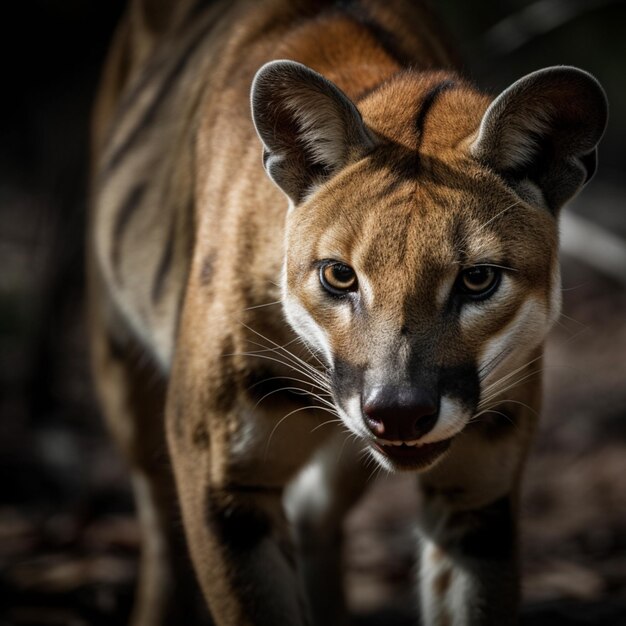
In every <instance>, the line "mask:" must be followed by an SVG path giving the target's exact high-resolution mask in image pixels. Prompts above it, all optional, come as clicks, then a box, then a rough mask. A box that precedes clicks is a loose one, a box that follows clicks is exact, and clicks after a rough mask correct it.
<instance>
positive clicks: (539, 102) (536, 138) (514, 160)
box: [470, 66, 608, 211]
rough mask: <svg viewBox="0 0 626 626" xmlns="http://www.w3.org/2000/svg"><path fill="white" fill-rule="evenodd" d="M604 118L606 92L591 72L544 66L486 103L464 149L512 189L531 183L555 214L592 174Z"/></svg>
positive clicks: (573, 68)
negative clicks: (468, 147) (512, 187)
mask: <svg viewBox="0 0 626 626" xmlns="http://www.w3.org/2000/svg"><path fill="white" fill-rule="evenodd" d="M607 117H608V103H607V99H606V94H605V93H604V89H602V87H601V85H600V83H598V81H597V80H596V79H595V78H594V77H593V76H591V74H588V73H587V72H584V71H583V70H580V69H578V68H575V67H566V66H559V67H549V68H546V69H543V70H539V71H537V72H533V73H532V74H528V75H527V76H525V77H524V78H521V79H520V80H518V81H517V82H515V83H514V84H513V85H511V86H510V87H509V88H508V89H506V90H505V91H503V92H502V93H501V94H500V95H499V96H498V97H497V98H496V99H495V100H494V101H493V102H492V103H491V105H490V106H489V108H488V109H487V111H486V112H485V115H484V116H483V119H482V122H481V124H480V128H479V130H478V136H477V137H476V139H475V140H474V141H473V143H472V145H471V148H470V150H471V152H472V154H473V155H474V156H475V157H476V158H478V159H479V160H480V161H482V162H484V163H486V164H487V165H488V166H490V167H491V168H493V169H495V170H496V171H498V172H499V173H500V174H501V175H502V176H504V178H506V179H507V180H508V181H509V182H510V183H511V184H513V185H514V186H515V185H519V187H520V189H521V188H522V187H523V186H524V183H526V182H527V181H531V182H532V183H534V184H535V185H537V186H538V187H539V189H540V190H541V192H542V194H543V198H544V199H545V202H546V203H547V205H548V207H549V208H550V209H551V210H553V211H557V210H558V209H559V208H560V207H561V206H562V205H563V203H564V202H566V201H567V200H569V199H570V198H571V197H572V196H574V195H575V194H576V193H577V192H578V191H579V190H580V189H581V188H582V186H583V185H584V184H585V183H586V182H587V181H588V180H589V179H590V178H591V176H593V173H594V172H595V169H596V158H597V145H598V142H599V141H600V139H601V138H602V135H603V134H604V129H605V127H606V122H607ZM526 187H527V185H526Z"/></svg>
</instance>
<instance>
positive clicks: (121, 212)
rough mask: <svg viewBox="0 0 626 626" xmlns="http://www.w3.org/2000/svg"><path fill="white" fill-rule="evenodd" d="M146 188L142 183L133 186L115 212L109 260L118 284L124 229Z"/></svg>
mask: <svg viewBox="0 0 626 626" xmlns="http://www.w3.org/2000/svg"><path fill="white" fill-rule="evenodd" d="M146 188H147V184H146V183H145V182H143V181H142V182H140V183H137V184H136V185H134V186H133V187H132V188H131V190H130V191H129V192H128V195H127V196H126V198H125V199H124V202H123V203H122V204H121V206H120V207H119V209H118V210H117V214H116V217H115V224H114V226H113V249H112V251H111V259H112V262H113V268H114V272H115V277H116V278H117V280H118V281H119V282H120V283H122V274H121V271H120V255H121V250H122V238H123V237H124V232H125V230H126V227H127V226H128V223H129V222H130V219H131V217H132V216H133V214H134V212H135V210H136V209H137V207H138V206H139V204H140V203H141V199H142V198H143V196H144V194H145V192H146Z"/></svg>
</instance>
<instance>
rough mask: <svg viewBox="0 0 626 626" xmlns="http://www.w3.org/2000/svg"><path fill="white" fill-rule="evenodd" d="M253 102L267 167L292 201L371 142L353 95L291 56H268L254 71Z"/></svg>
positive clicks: (253, 117)
mask: <svg viewBox="0 0 626 626" xmlns="http://www.w3.org/2000/svg"><path fill="white" fill-rule="evenodd" d="M251 106H252V119H253V121H254V126H255V128H256V131H257V133H258V135H259V137H260V139H261V141H262V142H263V147H264V153H263V164H264V166H265V169H266V171H267V173H268V175H269V176H270V178H271V179H272V180H273V181H274V182H275V183H276V184H277V185H278V186H279V187H280V188H281V189H282V190H283V191H284V192H285V194H286V195H287V196H288V197H289V198H290V200H291V201H292V202H293V204H299V203H301V202H302V201H303V200H304V199H306V197H307V196H308V195H310V194H311V193H312V192H313V191H314V190H315V188H316V187H318V186H319V185H321V184H322V183H324V182H325V181H326V180H327V179H328V178H330V177H331V176H332V175H333V174H335V173H336V172H337V171H339V170H340V169H341V168H342V167H345V166H346V165H347V164H348V163H350V162H353V161H355V160H357V159H359V158H361V157H362V156H363V155H364V154H365V153H366V152H367V151H369V150H371V148H372V147H373V146H374V145H375V143H374V138H373V136H372V135H371V133H370V132H369V131H368V130H367V129H366V127H365V125H364V124H363V120H362V118H361V114H360V113H359V111H358V109H357V108H356V106H355V105H354V104H353V103H352V101H351V100H350V99H349V98H348V97H347V96H346V95H345V94H344V93H343V92H342V91H341V90H340V89H339V88H338V87H337V86H336V85H334V84H333V83H332V82H330V81H329V80H327V79H326V78H324V77H323V76H322V75H321V74H318V73H317V72H315V71H313V70H312V69H310V68H308V67H307V66H306V65H302V64H300V63H296V62H294V61H272V62H270V63H267V64H266V65H264V66H263V67H262V68H261V69H260V70H259V71H258V72H257V74H256V76H255V78H254V81H253V83H252V90H251Z"/></svg>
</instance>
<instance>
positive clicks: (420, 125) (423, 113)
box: [415, 79, 455, 143]
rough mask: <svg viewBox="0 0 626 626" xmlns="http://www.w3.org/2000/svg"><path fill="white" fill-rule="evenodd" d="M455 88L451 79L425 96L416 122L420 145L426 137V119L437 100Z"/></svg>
mask: <svg viewBox="0 0 626 626" xmlns="http://www.w3.org/2000/svg"><path fill="white" fill-rule="evenodd" d="M454 87H455V82H454V81H453V80H450V79H446V80H444V81H442V82H440V83H439V84H438V85H435V86H434V87H433V88H432V89H430V91H428V93H427V94H426V95H425V96H424V99H423V100H422V106H421V107H420V110H419V113H418V114H417V119H416V120H415V130H416V131H417V135H418V137H419V140H420V143H421V140H422V137H423V136H424V123H425V122H426V117H427V116H428V113H430V110H431V109H432V108H433V105H434V104H435V102H436V100H437V98H438V97H439V96H440V95H441V94H442V93H443V92H444V91H447V90H448V89H453V88H454Z"/></svg>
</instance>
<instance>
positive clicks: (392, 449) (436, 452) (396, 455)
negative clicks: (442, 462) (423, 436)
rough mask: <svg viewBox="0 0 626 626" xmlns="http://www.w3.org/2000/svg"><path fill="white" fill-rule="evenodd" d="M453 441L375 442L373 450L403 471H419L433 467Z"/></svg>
mask: <svg viewBox="0 0 626 626" xmlns="http://www.w3.org/2000/svg"><path fill="white" fill-rule="evenodd" d="M451 442H452V439H444V440H443V441H436V442H434V443H424V444H420V443H419V442H411V441H409V442H404V441H386V442H384V443H383V442H379V441H377V442H374V443H373V444H372V446H373V448H374V449H375V450H377V451H378V452H380V453H381V454H383V455H384V456H385V457H386V458H388V459H389V460H390V461H391V462H392V463H393V464H394V466H396V467H397V468H398V469H401V470H419V469H424V468H426V467H428V466H430V465H432V464H433V463H434V462H435V461H436V460H437V459H439V457H441V456H442V455H443V454H444V453H445V452H446V451H447V450H448V448H449V447H450V443H451Z"/></svg>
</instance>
